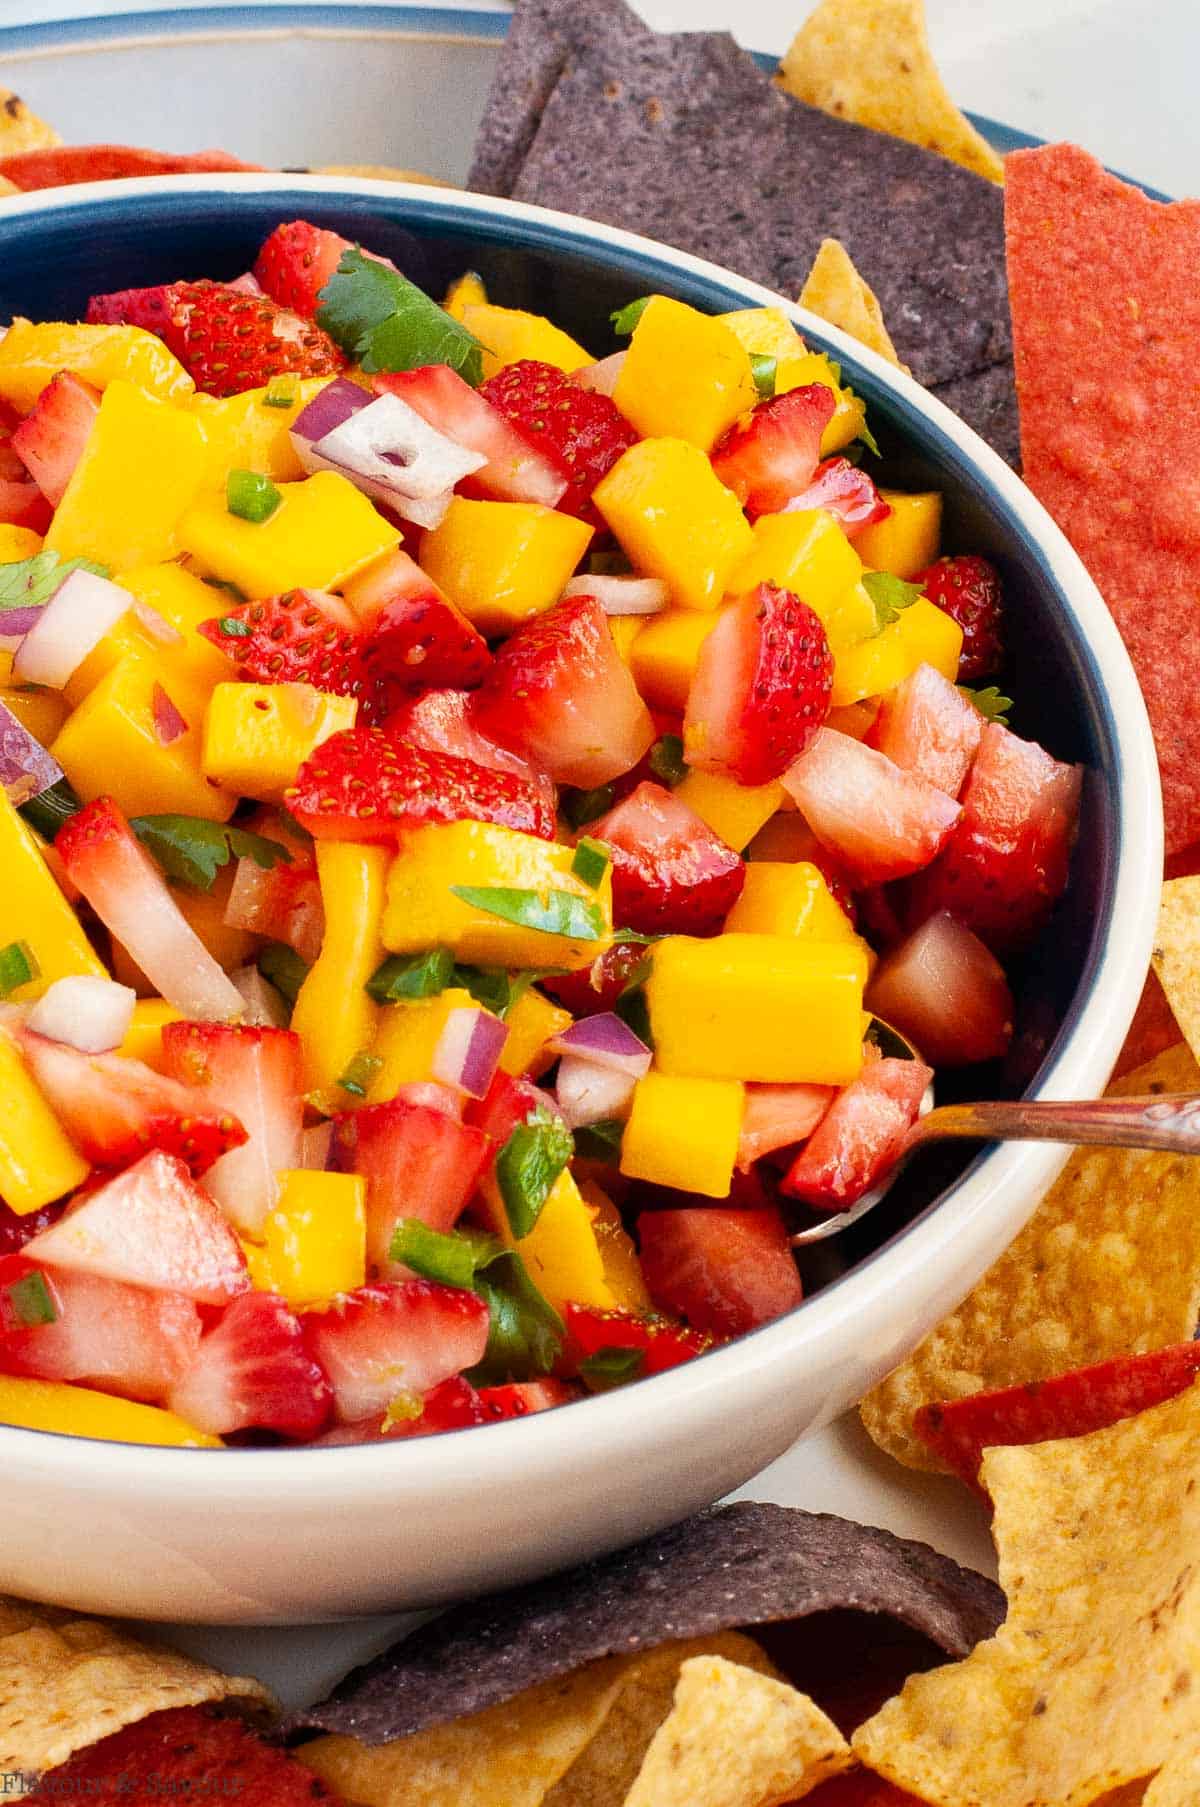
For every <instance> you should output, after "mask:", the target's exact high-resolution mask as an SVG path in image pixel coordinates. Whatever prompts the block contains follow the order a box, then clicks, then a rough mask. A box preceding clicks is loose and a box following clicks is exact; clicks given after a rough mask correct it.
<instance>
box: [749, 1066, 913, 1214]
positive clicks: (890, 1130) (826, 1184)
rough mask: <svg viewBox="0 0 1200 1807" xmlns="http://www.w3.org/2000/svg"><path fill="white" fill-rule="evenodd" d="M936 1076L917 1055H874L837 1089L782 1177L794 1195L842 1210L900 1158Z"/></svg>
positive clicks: (820, 1207) (815, 1204) (818, 1205)
mask: <svg viewBox="0 0 1200 1807" xmlns="http://www.w3.org/2000/svg"><path fill="white" fill-rule="evenodd" d="M932 1078H933V1071H932V1069H931V1068H929V1067H927V1066H925V1065H924V1063H923V1062H922V1061H919V1060H873V1061H870V1062H868V1064H867V1065H866V1066H865V1067H864V1068H863V1070H862V1073H861V1074H860V1075H859V1077H858V1078H857V1079H856V1080H854V1082H853V1084H851V1085H848V1086H847V1087H846V1088H845V1090H844V1091H841V1092H839V1093H838V1095H837V1097H836V1098H835V1099H834V1101H833V1103H832V1104H831V1105H830V1107H829V1109H828V1111H827V1112H826V1113H825V1116H824V1117H823V1118H822V1120H821V1122H820V1123H819V1124H818V1126H817V1128H816V1129H815V1130H814V1131H813V1133H812V1135H811V1137H810V1138H809V1140H808V1142H807V1143H806V1145H805V1146H804V1148H803V1149H802V1150H801V1152H800V1153H799V1154H798V1155H797V1157H796V1159H795V1160H794V1161H793V1163H792V1165H791V1167H790V1168H789V1169H788V1172H787V1176H786V1178H785V1179H784V1182H783V1190H784V1191H785V1192H786V1193H787V1194H788V1196H789V1197H791V1198H799V1199H803V1201H804V1203H805V1204H806V1205H812V1206H813V1207H814V1208H815V1209H816V1210H819V1211H844V1210H845V1209H846V1208H847V1207H848V1206H849V1205H852V1204H854V1203H855V1201H856V1200H857V1199H860V1198H861V1197H862V1195H863V1193H864V1192H869V1191H870V1189H871V1187H872V1186H874V1185H876V1184H877V1183H878V1182H879V1181H880V1180H881V1179H882V1178H883V1177H884V1175H885V1174H886V1173H887V1171H888V1169H889V1168H890V1167H891V1166H892V1165H893V1163H894V1162H895V1161H897V1160H898V1159H899V1157H900V1155H901V1154H902V1153H903V1150H904V1142H905V1138H906V1137H907V1135H908V1132H909V1130H910V1129H911V1128H912V1126H913V1124H914V1123H915V1122H916V1120H917V1113H918V1111H919V1110H920V1108H921V1100H922V1098H923V1097H924V1096H925V1090H926V1087H927V1086H928V1085H929V1083H930V1081H931V1080H932Z"/></svg>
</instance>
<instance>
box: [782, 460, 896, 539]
mask: <svg viewBox="0 0 1200 1807" xmlns="http://www.w3.org/2000/svg"><path fill="white" fill-rule="evenodd" d="M800 508H823V509H824V510H825V512H826V514H831V515H832V516H833V518H834V520H835V521H836V522H837V524H838V526H839V527H840V528H841V530H842V532H843V533H844V534H845V535H846V538H847V539H848V540H852V539H853V538H854V536H855V534H858V533H861V532H862V530H863V528H864V527H870V526H871V524H872V523H873V522H875V521H886V520H887V518H888V516H889V515H890V514H891V512H892V505H891V503H890V502H885V501H884V499H883V497H882V496H881V495H880V493H879V491H878V490H877V489H876V487H875V485H874V484H873V483H872V481H871V479H870V478H869V477H868V475H867V473H866V471H864V470H860V469H859V467H858V466H857V465H856V464H851V462H850V460H849V459H848V458H825V459H823V460H822V461H821V463H820V464H818V466H817V468H816V470H815V471H814V472H813V479H812V482H811V483H810V484H809V486H808V488H807V489H805V490H802V491H801V493H800V494H799V495H798V496H793V497H792V499H791V501H790V502H789V503H788V505H787V508H786V510H785V513H788V514H791V513H792V512H793V510H795V509H800Z"/></svg>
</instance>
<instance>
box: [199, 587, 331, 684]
mask: <svg viewBox="0 0 1200 1807" xmlns="http://www.w3.org/2000/svg"><path fill="white" fill-rule="evenodd" d="M247 630H248V631H247ZM200 632H201V633H202V634H204V635H205V636H206V638H207V639H209V640H211V641H212V643H213V645H214V646H219V647H220V649H221V651H222V652H223V653H228V655H229V657H230V658H231V659H232V660H233V661H234V663H235V664H236V665H237V668H238V672H239V674H240V675H241V676H242V677H243V678H250V679H251V680H253V681H254V682H255V683H258V684H312V685H313V686H314V688H315V689H317V690H324V691H327V692H329V693H330V694H331V695H333V696H359V695H361V693H362V691H363V689H364V688H365V674H364V672H363V665H362V659H361V656H360V655H361V649H362V634H361V632H360V630H359V624H358V621H357V618H356V617H355V615H354V614H353V612H352V611H351V610H350V609H349V608H347V606H346V604H345V603H344V602H343V601H342V599H341V597H340V596H330V595H329V594H327V592H325V591H324V590H285V591H284V592H283V593H282V594H281V595H279V596H267V597H264V598H262V600H261V601H257V602H237V603H231V604H230V606H229V608H228V609H226V611H225V613H224V614H223V615H220V616H217V617H216V618H215V619H214V620H212V621H204V622H201V624H200Z"/></svg>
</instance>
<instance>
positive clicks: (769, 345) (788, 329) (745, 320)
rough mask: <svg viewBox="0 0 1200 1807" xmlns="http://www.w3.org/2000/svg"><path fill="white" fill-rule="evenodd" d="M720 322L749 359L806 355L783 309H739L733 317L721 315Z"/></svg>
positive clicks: (718, 317) (801, 341) (718, 316)
mask: <svg viewBox="0 0 1200 1807" xmlns="http://www.w3.org/2000/svg"><path fill="white" fill-rule="evenodd" d="M717 319H718V320H719V321H720V322H721V324H722V326H725V327H728V329H729V331H730V332H731V333H732V334H733V336H734V338H735V339H736V340H737V342H738V344H739V345H741V346H742V347H743V349H744V350H745V352H746V354H747V356H748V357H753V358H800V357H803V356H804V355H805V349H804V340H803V339H802V338H801V337H800V334H799V333H798V332H797V331H796V328H795V327H794V326H793V325H792V323H791V321H790V320H789V319H788V317H787V315H786V314H785V313H784V311H783V309H782V308H781V307H739V308H736V309H735V310H734V312H733V313H731V314H718V315H717Z"/></svg>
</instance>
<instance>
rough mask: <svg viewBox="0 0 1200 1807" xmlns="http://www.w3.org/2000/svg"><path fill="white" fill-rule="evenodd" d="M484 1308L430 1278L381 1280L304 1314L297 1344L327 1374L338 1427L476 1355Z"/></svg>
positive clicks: (424, 1387)
mask: <svg viewBox="0 0 1200 1807" xmlns="http://www.w3.org/2000/svg"><path fill="white" fill-rule="evenodd" d="M488 1321H489V1320H488V1308H487V1306H486V1305H485V1304H484V1302H483V1300H482V1299H480V1298H479V1297H477V1295H476V1294H475V1293H472V1292H464V1291H463V1290H462V1289H461V1288H459V1287H456V1286H438V1285H436V1284H435V1283H434V1282H433V1281H431V1280H401V1281H381V1282H379V1283H377V1284H376V1285H374V1286H360V1287H358V1288H357V1289H356V1290H355V1291H354V1292H349V1293H341V1294H339V1296H338V1297H337V1298H336V1299H334V1300H333V1301H332V1303H331V1304H330V1306H329V1308H328V1310H326V1311H310V1312H306V1313H305V1315H304V1319H303V1323H304V1342H305V1347H306V1348H307V1350H308V1352H309V1354H310V1355H311V1356H312V1357H313V1360H314V1361H316V1362H318V1363H319V1364H320V1366H321V1367H322V1368H323V1369H324V1370H325V1373H326V1374H327V1375H328V1376H329V1380H330V1383H331V1385H332V1387H333V1392H334V1401H335V1408H336V1411H337V1416H338V1418H339V1420H340V1421H341V1422H342V1423H343V1424H353V1423H355V1422H356V1421H357V1420H358V1419H361V1418H369V1417H370V1416H371V1414H372V1413H373V1412H386V1411H387V1409H388V1407H389V1405H391V1403H392V1401H393V1400H394V1399H395V1398H396V1397H397V1395H398V1394H401V1393H428V1392H429V1390H430V1388H431V1387H436V1386H437V1385H438V1384H439V1383H440V1382H441V1381H443V1380H449V1379H450V1377H451V1375H454V1374H461V1373H462V1371H463V1369H464V1368H473V1367H474V1366H475V1364H476V1362H478V1361H481V1360H482V1359H483V1352H484V1350H485V1349H486V1347H487V1340H488Z"/></svg>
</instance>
